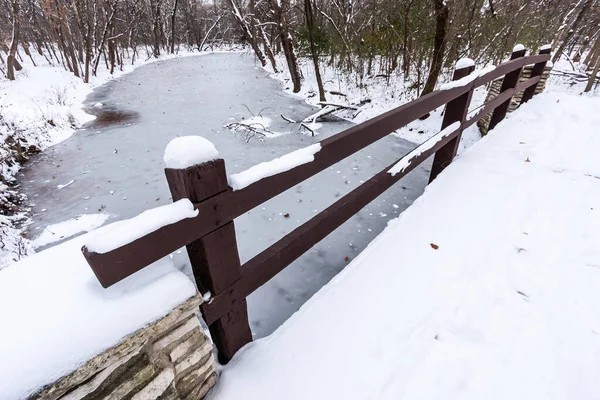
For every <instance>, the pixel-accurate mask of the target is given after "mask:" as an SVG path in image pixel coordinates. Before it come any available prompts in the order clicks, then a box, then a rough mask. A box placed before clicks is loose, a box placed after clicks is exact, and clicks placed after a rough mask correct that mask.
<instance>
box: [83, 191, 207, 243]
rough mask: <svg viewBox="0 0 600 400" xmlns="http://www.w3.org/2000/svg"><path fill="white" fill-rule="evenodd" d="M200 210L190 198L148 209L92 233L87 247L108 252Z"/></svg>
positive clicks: (196, 213) (193, 215)
mask: <svg viewBox="0 0 600 400" xmlns="http://www.w3.org/2000/svg"><path fill="white" fill-rule="evenodd" d="M197 215H198V210H196V209H195V208H194V205H193V204H192V202H191V201H189V200H188V199H181V200H179V201H176V202H175V203H172V204H167V205H166V206H161V207H156V208H152V209H150V210H146V211H144V212H143V213H141V214H140V215H138V216H136V217H133V218H131V219H127V220H124V221H118V222H115V223H112V224H110V225H108V226H107V227H106V230H103V231H102V233H103V234H102V235H90V236H89V237H88V238H87V240H86V242H85V247H87V249H88V250H89V251H93V252H95V253H101V254H102V253H108V252H109V251H111V250H114V249H117V248H119V247H123V246H125V245H126V244H128V243H131V242H133V241H134V240H136V239H139V238H141V237H142V236H145V235H147V234H149V233H152V232H154V231H156V230H158V229H159V228H162V227H163V226H166V225H170V224H174V223H176V222H179V221H181V220H183V219H185V218H194V217H195V216H197Z"/></svg>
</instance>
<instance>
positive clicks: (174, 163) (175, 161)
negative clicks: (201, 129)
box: [163, 136, 219, 169]
mask: <svg viewBox="0 0 600 400" xmlns="http://www.w3.org/2000/svg"><path fill="white" fill-rule="evenodd" d="M217 158H219V152H218V151H217V149H216V147H215V145H214V144H212V143H211V142H210V141H209V140H208V139H205V138H203V137H202V136H182V137H178V138H175V139H173V140H171V141H170V142H169V144H168V145H167V147H166V148H165V155H164V157H163V160H164V162H165V165H166V166H167V168H174V169H184V168H188V167H192V166H194V165H198V164H202V163H205V162H207V161H212V160H216V159H217Z"/></svg>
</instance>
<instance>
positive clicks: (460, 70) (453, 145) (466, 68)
mask: <svg viewBox="0 0 600 400" xmlns="http://www.w3.org/2000/svg"><path fill="white" fill-rule="evenodd" d="M474 70H475V63H474V62H473V60H470V59H467V58H464V59H462V60H459V61H458V62H457V63H456V69H455V70H454V75H453V76H452V80H453V81H457V80H459V79H462V78H464V77H465V76H467V75H469V74H471V73H472V72H473V71H474ZM472 96H473V89H471V90H469V91H468V92H467V93H465V94H463V95H461V96H459V97H457V98H456V99H454V100H452V101H450V102H448V104H447V105H446V111H445V113H444V119H443V120H442V129H445V128H447V127H448V126H450V125H452V124H453V123H455V122H460V123H462V122H464V121H465V119H466V117H467V112H468V110H469V104H470V103H471V97H472ZM461 133H462V130H460V131H459V132H458V135H456V137H455V138H454V139H452V140H450V141H449V142H448V143H446V144H445V145H444V147H442V148H441V149H439V150H438V151H437V152H436V153H435V156H434V157H433V165H432V167H431V173H430V175H429V183H431V182H432V181H433V180H434V179H435V178H436V177H437V176H438V175H439V174H440V173H441V172H442V171H443V170H444V168H446V167H447V166H448V165H449V164H450V163H451V162H452V160H453V159H454V157H456V152H457V151H458V144H459V143H460V137H461Z"/></svg>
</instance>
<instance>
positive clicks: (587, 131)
mask: <svg viewBox="0 0 600 400" xmlns="http://www.w3.org/2000/svg"><path fill="white" fill-rule="evenodd" d="M554 89H556V88H554ZM599 108H600V98H598V97H588V96H580V95H574V94H567V93H564V92H560V91H557V90H550V91H549V92H547V93H544V94H542V95H539V96H537V97H535V98H534V99H533V100H532V101H531V102H529V103H528V104H526V105H525V106H523V107H521V108H520V109H519V110H517V111H516V112H514V113H513V114H510V115H509V116H508V118H507V119H506V120H505V121H503V122H502V123H501V124H500V125H499V126H498V127H497V128H496V129H495V130H494V131H492V132H490V134H489V135H488V136H487V137H486V138H484V139H482V140H481V141H480V142H478V143H477V144H476V145H474V146H472V147H471V148H469V149H468V150H466V151H464V152H463V153H462V154H461V155H460V156H459V157H458V158H457V159H456V160H455V162H454V163H453V164H452V165H451V166H450V167H449V168H447V169H446V170H445V171H444V172H443V173H442V174H441V175H440V176H439V177H438V178H437V179H436V181H435V182H433V184H431V185H430V186H428V187H427V189H426V191H425V194H424V195H422V196H421V197H420V198H419V199H418V200H417V201H416V202H415V203H414V204H413V205H412V206H411V207H410V208H409V209H408V210H406V211H405V212H404V213H403V214H402V215H401V216H400V217H399V218H398V219H395V220H394V221H392V222H391V223H390V224H389V226H388V227H387V229H386V230H385V231H384V232H383V233H382V234H381V235H380V236H378V237H377V239H376V240H374V241H373V242H372V243H371V244H370V245H369V246H368V248H367V249H366V250H365V251H363V252H362V253H361V254H360V255H359V256H358V258H356V259H355V260H354V261H353V262H352V263H351V264H350V265H349V266H348V267H347V268H346V269H344V270H343V271H342V272H340V274H339V275H338V276H336V277H335V278H334V279H333V280H332V281H331V282H330V283H329V284H328V285H327V286H325V287H324V288H323V289H321V290H320V291H319V292H318V293H317V294H316V295H315V296H313V297H312V298H311V299H310V300H309V301H308V302H307V303H306V304H305V305H304V306H303V307H302V308H301V309H300V310H299V312H297V313H296V314H295V315H293V316H292V317H291V318H290V319H289V320H288V321H286V323H284V324H283V326H282V327H280V328H279V329H278V330H277V331H276V332H275V333H274V334H272V335H271V336H269V337H267V338H264V339H262V340H258V341H255V342H254V343H252V344H250V345H248V346H247V347H246V348H244V349H243V350H242V351H241V352H240V353H238V355H237V356H236V357H235V358H234V360H233V361H232V362H231V363H230V364H228V365H227V366H226V367H224V369H223V370H222V373H221V376H220V378H219V380H218V387H217V388H216V389H215V390H213V392H212V395H211V397H210V398H211V399H215V400H225V399H240V398H244V399H248V400H252V399H261V400H264V399H288V400H291V399H334V398H335V399H338V398H339V399H395V400H396V399H420V400H421V399H462V400H464V399H477V400H479V399H502V400H504V399H509V398H511V399H520V398H527V399H592V398H597V396H598V393H600V381H599V380H598V376H599V375H600V339H599V338H600V336H599V335H600V291H599V290H598V287H600V264H599V260H600V246H599V244H600V231H599V230H598V227H599V226H600V162H599V161H598V157H597V153H598V150H599V149H600V136H599V135H598V131H597V127H598V126H600V114H599V113H598V109H599Z"/></svg>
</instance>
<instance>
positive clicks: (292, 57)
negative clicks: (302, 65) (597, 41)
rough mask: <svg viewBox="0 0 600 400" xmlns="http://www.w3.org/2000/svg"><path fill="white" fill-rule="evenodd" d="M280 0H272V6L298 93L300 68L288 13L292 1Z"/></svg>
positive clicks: (284, 52) (295, 90) (294, 90)
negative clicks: (279, 2)
mask: <svg viewBox="0 0 600 400" xmlns="http://www.w3.org/2000/svg"><path fill="white" fill-rule="evenodd" d="M278 1H279V0H274V1H271V7H272V9H273V10H274V15H275V21H276V22H277V26H278V28H279V39H280V41H281V47H282V49H283V54H284V55H285V60H286V62H287V65H288V69H289V71H290V77H291V78H292V83H293V84H294V88H293V92H294V93H298V92H299V91H300V88H301V83H300V70H299V69H298V60H297V58H296V53H295V52H294V43H293V42H292V35H290V31H289V27H288V22H287V15H286V14H287V12H288V11H289V8H290V7H289V6H290V1H289V0H281V5H279V4H278Z"/></svg>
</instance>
